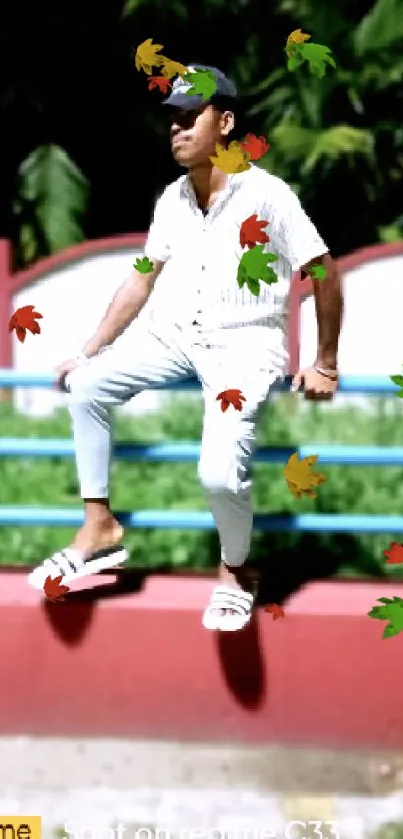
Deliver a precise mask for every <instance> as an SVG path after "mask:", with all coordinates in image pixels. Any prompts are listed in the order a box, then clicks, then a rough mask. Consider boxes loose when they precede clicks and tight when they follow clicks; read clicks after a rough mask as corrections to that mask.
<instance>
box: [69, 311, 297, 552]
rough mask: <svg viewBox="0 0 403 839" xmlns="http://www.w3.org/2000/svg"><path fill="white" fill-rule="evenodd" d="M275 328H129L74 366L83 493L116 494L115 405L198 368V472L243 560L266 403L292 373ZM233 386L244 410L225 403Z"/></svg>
mask: <svg viewBox="0 0 403 839" xmlns="http://www.w3.org/2000/svg"><path fill="white" fill-rule="evenodd" d="M271 332H272V330H271V329H270V328H268V327H267V326H264V327H263V326H253V327H250V326H247V327H238V328H236V329H220V330H215V332H214V333H212V332H211V333H207V332H206V331H204V332H203V330H201V328H200V327H196V326H189V327H185V328H180V327H177V326H172V328H170V329H169V331H168V332H167V333H166V334H164V330H161V332H159V333H158V336H157V334H155V332H154V331H153V327H151V326H149V325H148V326H147V327H142V328H141V329H139V331H138V332H137V333H136V337H134V334H131V335H127V334H125V335H124V336H123V338H121V339H119V340H118V341H116V342H115V343H114V344H113V345H112V346H111V347H108V348H107V349H106V350H104V351H102V352H101V353H99V354H98V355H97V356H95V357H94V358H92V359H90V360H89V361H88V362H87V363H85V364H84V365H83V366H81V367H78V368H77V369H76V370H74V371H73V372H72V373H70V375H69V376H68V379H67V384H68V386H69V388H70V399H69V410H70V414H71V416H72V421H73V434H74V444H75V453H76V463H77V471H78V477H79V483H80V490H81V496H82V498H84V499H87V498H94V499H96V498H108V497H109V469H110V460H111V449H112V433H111V417H110V409H111V408H113V407H115V406H118V405H122V404H123V403H125V402H127V401H128V400H129V399H131V398H132V397H133V396H135V395H136V394H138V393H140V392H141V391H144V390H146V389H152V388H154V387H155V386H156V385H158V384H166V383H168V382H172V381H175V380H176V381H177V380H178V379H181V378H185V377H188V376H194V375H196V376H197V377H198V378H199V380H200V381H201V384H202V387H203V395H204V402H205V412H204V425H203V437H202V444H201V455H200V460H199V465H198V475H199V478H200V481H201V483H202V486H203V488H204V490H205V492H206V494H207V497H208V501H209V506H210V509H211V511H212V513H213V516H214V520H215V524H216V527H217V530H218V533H219V537H220V543H221V557H222V560H223V561H224V562H225V563H226V564H227V565H230V566H240V565H242V564H243V563H244V562H245V560H246V559H247V556H248V553H249V548H250V540H251V533H252V525H253V515H252V504H251V474H250V464H251V456H252V453H253V449H254V445H255V439H256V423H257V419H258V413H259V408H260V407H261V406H262V404H263V403H264V402H265V400H266V398H267V396H268V393H269V390H270V388H271V386H272V385H273V383H274V382H275V380H276V379H278V378H282V377H283V376H284V375H285V366H286V360H285V359H282V361H283V363H282V364H281V363H280V360H279V357H278V355H276V353H275V352H273V346H274V345H275V336H274V334H270V333H271ZM277 338H278V336H277ZM276 340H277V339H276ZM230 388H231V389H232V388H237V389H239V390H241V391H242V393H243V395H244V396H245V399H246V401H245V402H244V403H243V409H242V411H236V410H235V408H234V407H233V406H232V405H230V406H229V408H228V409H227V411H225V412H223V411H222V410H221V402H220V401H217V400H216V397H217V395H218V394H219V393H220V392H221V391H223V390H226V389H230Z"/></svg>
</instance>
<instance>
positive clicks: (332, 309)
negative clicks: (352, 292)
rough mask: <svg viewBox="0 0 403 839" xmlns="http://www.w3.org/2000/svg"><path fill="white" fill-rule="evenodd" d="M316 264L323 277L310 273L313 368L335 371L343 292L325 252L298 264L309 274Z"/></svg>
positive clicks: (329, 258)
mask: <svg viewBox="0 0 403 839" xmlns="http://www.w3.org/2000/svg"><path fill="white" fill-rule="evenodd" d="M316 265H319V266H322V267H323V268H324V269H325V272H326V273H325V277H324V279H321V280H319V279H317V280H315V279H314V277H312V276H311V281H312V286H313V292H314V296H315V307H316V320H317V325H318V349H317V356H316V360H315V365H314V366H315V367H320V368H323V369H325V370H337V353H338V345H339V336H340V330H341V323H342V317H343V294H342V288H341V279H340V275H339V272H338V270H337V265H336V263H335V261H334V260H333V259H332V257H331V256H330V254H329V253H326V254H324V256H321V257H318V258H315V259H312V260H311V261H310V262H308V263H306V265H303V266H302V269H301V270H302V271H303V272H304V273H305V274H308V275H310V274H311V270H312V268H314V267H315V266H316Z"/></svg>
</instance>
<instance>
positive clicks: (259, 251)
mask: <svg viewBox="0 0 403 839" xmlns="http://www.w3.org/2000/svg"><path fill="white" fill-rule="evenodd" d="M263 248H264V245H255V247H254V248H251V249H250V250H248V251H245V253H243V254H242V256H241V259H240V261H239V265H238V273H237V283H238V285H239V288H242V286H244V285H245V283H246V285H247V287H248V289H249V291H250V292H251V294H254V295H255V297H258V296H259V292H260V286H259V280H261V281H262V282H263V283H268V284H269V285H271V284H272V283H276V282H277V280H278V277H277V274H276V273H275V271H273V268H271V267H270V266H269V265H268V264H267V263H268V262H275V261H276V260H277V259H278V257H277V256H276V255H275V254H274V253H263Z"/></svg>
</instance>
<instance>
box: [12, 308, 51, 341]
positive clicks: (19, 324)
mask: <svg viewBox="0 0 403 839" xmlns="http://www.w3.org/2000/svg"><path fill="white" fill-rule="evenodd" d="M42 317H43V315H40V314H39V312H35V311H34V306H22V307H21V308H20V309H17V311H16V312H14V314H13V315H11V318H10V323H9V324H8V331H9V332H12V331H13V329H15V332H16V335H17V338H18V340H19V341H21V342H23V341H25V336H26V334H27V329H29V331H30V332H32V334H33V335H39V334H40V331H41V327H40V326H39V323H37V322H36V319H37V318H42Z"/></svg>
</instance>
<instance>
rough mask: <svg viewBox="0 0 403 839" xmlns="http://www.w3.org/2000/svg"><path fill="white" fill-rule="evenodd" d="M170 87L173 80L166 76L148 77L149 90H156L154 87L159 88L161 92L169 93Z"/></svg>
mask: <svg viewBox="0 0 403 839" xmlns="http://www.w3.org/2000/svg"><path fill="white" fill-rule="evenodd" d="M170 87H172V82H171V81H170V79H166V78H165V77H164V76H149V77H148V89H149V90H154V88H158V90H159V91H160V92H161V93H168V90H169V88H170Z"/></svg>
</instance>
